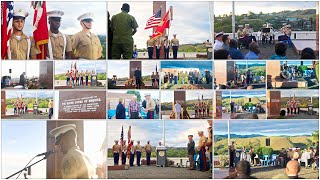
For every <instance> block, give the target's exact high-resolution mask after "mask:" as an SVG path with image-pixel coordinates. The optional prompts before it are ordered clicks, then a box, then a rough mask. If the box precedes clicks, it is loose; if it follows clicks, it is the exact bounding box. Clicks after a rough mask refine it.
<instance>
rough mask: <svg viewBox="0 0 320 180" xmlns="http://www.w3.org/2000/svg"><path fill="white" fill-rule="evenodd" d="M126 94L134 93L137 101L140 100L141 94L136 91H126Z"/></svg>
mask: <svg viewBox="0 0 320 180" xmlns="http://www.w3.org/2000/svg"><path fill="white" fill-rule="evenodd" d="M127 94H134V95H136V96H137V101H141V95H140V92H138V91H127Z"/></svg>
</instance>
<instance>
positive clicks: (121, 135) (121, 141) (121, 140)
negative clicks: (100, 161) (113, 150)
mask: <svg viewBox="0 0 320 180" xmlns="http://www.w3.org/2000/svg"><path fill="white" fill-rule="evenodd" d="M120 144H121V151H123V149H122V146H123V126H122V129H121V134H120ZM122 158H125V157H122V153H120V159H122Z"/></svg>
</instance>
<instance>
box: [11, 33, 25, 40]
mask: <svg viewBox="0 0 320 180" xmlns="http://www.w3.org/2000/svg"><path fill="white" fill-rule="evenodd" d="M10 37H12V38H15V39H16V40H18V39H17V37H16V35H15V34H14V33H12V34H11V36H10ZM22 39H29V36H27V35H26V34H24V33H23V32H22V35H21V39H20V41H21V40H22Z"/></svg>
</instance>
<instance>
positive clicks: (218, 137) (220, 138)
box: [214, 134, 263, 142]
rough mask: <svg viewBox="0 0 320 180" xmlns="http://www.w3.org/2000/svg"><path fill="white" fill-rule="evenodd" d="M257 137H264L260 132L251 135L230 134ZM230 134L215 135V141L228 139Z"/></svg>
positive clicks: (232, 135)
mask: <svg viewBox="0 0 320 180" xmlns="http://www.w3.org/2000/svg"><path fill="white" fill-rule="evenodd" d="M255 137H263V135H260V134H250V135H238V134H230V138H255ZM227 138H228V134H225V135H214V141H215V142H216V141H220V140H223V139H227Z"/></svg>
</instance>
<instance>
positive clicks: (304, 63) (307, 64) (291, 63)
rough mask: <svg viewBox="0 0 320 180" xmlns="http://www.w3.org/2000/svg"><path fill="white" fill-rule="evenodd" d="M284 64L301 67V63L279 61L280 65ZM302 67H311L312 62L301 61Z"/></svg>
mask: <svg viewBox="0 0 320 180" xmlns="http://www.w3.org/2000/svg"><path fill="white" fill-rule="evenodd" d="M284 62H287V65H298V66H300V65H301V61H280V64H281V65H283V63H284ZM303 65H306V66H311V65H312V61H303Z"/></svg>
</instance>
